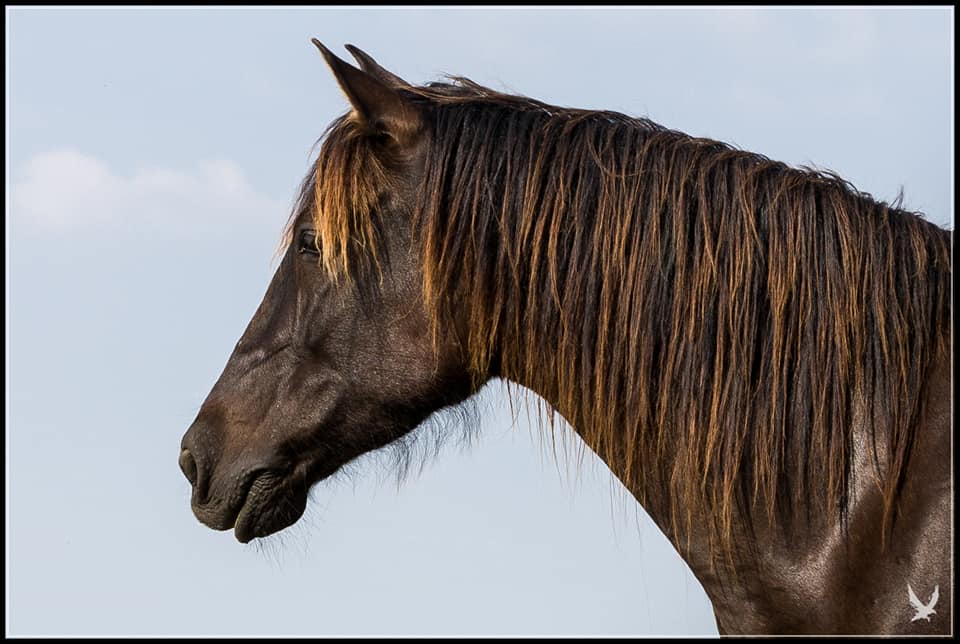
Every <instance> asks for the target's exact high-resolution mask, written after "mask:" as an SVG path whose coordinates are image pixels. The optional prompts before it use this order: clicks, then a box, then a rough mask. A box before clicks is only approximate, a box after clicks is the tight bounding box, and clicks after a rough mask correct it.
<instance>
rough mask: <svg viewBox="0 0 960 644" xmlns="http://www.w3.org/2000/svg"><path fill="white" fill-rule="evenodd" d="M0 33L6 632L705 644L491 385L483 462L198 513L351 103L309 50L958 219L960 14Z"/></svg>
mask: <svg viewBox="0 0 960 644" xmlns="http://www.w3.org/2000/svg"><path fill="white" fill-rule="evenodd" d="M6 11H7V34H6V36H7V42H6V47H7V51H6V53H7V70H6V71H7V110H8V117H7V131H6V133H7V149H6V154H7V177H6V185H7V195H8V197H7V204H6V207H7V209H6V212H7V214H6V232H7V237H6V239H7V242H6V244H7V245H6V250H7V264H6V270H7V284H6V286H7V300H6V304H7V329H8V331H7V392H6V393H7V417H6V420H7V436H6V440H7V481H6V484H7V485H6V490H7V533H6V534H7V541H6V543H7V551H6V557H7V567H6V570H7V578H6V583H7V606H6V608H7V610H6V616H7V617H6V620H7V621H6V632H7V634H10V635H28V634H87V635H89V634H315V635H322V634H639V635H643V634H710V633H713V634H715V633H716V626H715V623H714V619H713V614H712V611H711V609H710V605H709V602H708V601H707V599H706V597H705V595H704V593H703V591H702V589H701V588H700V586H699V584H698V583H697V581H696V579H695V578H693V577H692V576H691V575H690V573H689V571H688V570H687V569H686V567H685V565H684V564H683V562H682V561H681V560H680V559H679V557H678V556H677V555H676V553H674V552H673V551H672V549H671V548H670V546H669V545H668V544H667V543H666V541H665V539H664V538H663V536H662V535H661V534H660V533H659V532H658V531H657V529H656V527H655V526H654V525H653V524H652V523H651V522H650V521H649V520H648V519H647V518H646V515H645V514H644V513H643V512H642V510H639V509H638V508H637V506H636V504H635V502H633V501H632V500H631V499H630V498H629V497H627V496H626V495H625V494H624V492H623V490H622V488H621V487H620V486H619V484H617V483H616V482H615V481H613V480H612V479H611V477H610V475H609V472H608V471H607V470H606V469H605V468H604V467H603V466H602V464H600V463H599V462H597V461H596V460H595V459H594V458H593V457H592V455H588V456H586V457H585V458H584V459H583V460H584V463H583V465H581V466H580V467H579V468H577V467H573V466H572V467H571V468H570V470H571V473H570V474H567V473H564V471H563V470H564V468H563V466H562V465H561V466H560V467H559V468H558V466H557V465H555V463H554V460H553V457H552V456H551V455H550V450H549V448H548V445H549V441H548V440H547V441H546V442H545V443H544V442H543V441H544V440H545V439H544V435H543V434H541V432H540V431H539V430H538V429H537V428H536V425H535V424H531V423H530V422H528V421H527V420H525V418H524V417H523V416H521V418H520V419H519V421H518V422H517V423H515V424H513V423H511V418H510V412H509V410H508V409H507V407H506V404H505V402H504V401H505V399H504V396H503V392H502V390H501V389H500V388H498V387H493V388H492V389H491V390H490V391H487V392H486V395H485V400H484V404H483V405H482V406H481V408H480V409H481V411H482V418H483V420H482V426H481V428H480V433H479V436H478V437H477V440H476V441H475V445H473V446H472V447H470V448H469V449H463V450H460V449H458V448H457V447H456V445H455V444H450V445H448V446H446V447H445V448H444V449H443V450H442V452H441V454H440V456H439V457H438V458H437V459H436V461H434V462H432V463H431V464H429V465H427V467H426V468H425V469H424V470H423V473H422V474H420V475H419V476H411V477H408V479H407V480H406V481H405V482H403V483H402V484H401V485H400V486H399V487H398V486H397V485H396V484H395V483H394V482H393V481H392V479H391V478H390V476H389V473H386V474H385V473H384V468H382V467H377V466H376V463H375V462H373V461H370V462H369V463H367V464H366V466H362V467H359V468H357V469H356V471H355V473H354V475H353V477H352V478H344V477H340V478H338V479H337V480H335V481H331V482H325V483H323V484H321V485H319V486H317V487H316V488H315V489H314V492H313V494H312V501H311V504H310V506H309V508H308V511H307V516H306V517H305V518H304V519H303V520H302V521H301V523H300V524H298V525H297V526H295V527H293V528H291V529H289V530H287V531H284V532H283V533H281V534H280V535H278V537H276V538H272V539H270V540H268V542H267V543H266V544H261V545H257V544H253V545H248V546H243V545H241V544H239V543H237V542H236V541H235V540H234V538H233V535H232V533H230V532H223V533H220V532H214V531H212V530H210V529H208V528H206V527H204V526H202V525H200V524H199V523H198V522H197V521H196V519H194V517H193V515H192V514H191V512H190V508H189V489H188V484H187V481H186V479H185V478H184V477H183V475H182V474H181V473H180V471H179V469H178V467H177V462H176V460H177V455H178V451H179V442H180V437H181V436H182V434H183V432H184V431H185V430H186V428H187V426H188V425H189V423H190V422H191V421H192V420H193V417H194V415H195V414H196V411H197V409H198V407H199V405H200V403H201V402H202V401H203V399H204V397H205V396H206V394H207V392H208V391H209V389H210V387H211V386H212V385H213V383H214V381H215V380H216V378H217V376H218V375H219V373H220V371H221V369H222V368H223V365H224V363H225V362H226V359H227V357H228V356H229V354H230V351H231V350H232V348H233V346H234V344H235V343H236V341H237V339H238V338H239V335H240V333H241V332H242V330H243V329H244V327H245V326H246V324H247V322H248V320H249V317H250V316H251V315H252V313H253V311H254V310H255V309H256V307H257V305H258V304H259V302H260V299H261V297H262V295H263V292H264V289H265V288H266V285H267V282H268V281H269V278H270V276H271V274H272V272H273V270H274V268H275V266H276V263H275V262H274V261H273V257H274V251H275V249H276V246H277V243H278V241H279V238H280V233H281V230H282V228H283V225H284V223H285V221H286V218H287V215H288V211H289V207H290V205H291V201H292V199H293V196H294V192H295V189H296V187H297V185H298V183H299V181H300V179H301V178H302V176H303V175H304V173H305V172H306V169H307V167H308V164H309V161H310V158H311V154H312V153H313V152H315V149H314V148H313V144H314V142H315V141H316V139H317V138H318V137H319V136H320V134H321V133H322V131H323V129H324V128H325V127H326V125H327V124H328V123H329V122H330V121H331V120H332V119H333V118H334V117H336V116H337V115H339V114H340V113H341V112H343V111H344V110H345V109H346V104H345V103H344V99H343V98H342V95H341V94H340V92H339V91H338V89H337V87H336V84H335V83H334V81H333V79H332V77H331V76H330V74H329V72H328V71H327V68H326V66H325V65H324V63H323V61H322V59H321V57H320V56H319V54H318V53H317V51H316V49H315V48H314V47H313V46H312V45H311V44H310V38H311V37H316V38H318V39H320V40H321V41H322V42H324V43H325V44H326V45H327V46H329V47H330V48H331V49H333V50H334V51H337V52H338V53H340V54H341V55H345V52H344V50H343V49H342V45H343V44H344V43H352V44H355V45H357V46H359V47H361V48H363V49H364V50H366V51H367V52H369V53H370V54H372V55H373V56H374V57H376V58H377V60H378V61H379V62H380V63H382V64H383V65H384V66H386V67H387V68H388V69H390V70H392V71H394V72H395V73H397V74H399V75H401V76H403V77H405V78H406V79H408V80H410V81H413V82H418V83H420V82H425V81H428V80H433V79H436V78H438V77H439V76H440V74H442V73H454V74H459V75H465V76H468V77H471V78H473V79H474V80H476V81H478V82H481V83H484V84H487V85H490V86H492V87H494V88H497V89H501V90H506V91H514V92H518V93H523V94H526V95H529V96H532V97H535V98H538V99H541V100H544V101H547V102H550V103H555V104H560V105H568V106H576V107H588V108H605V109H615V110H619V111H622V112H625V113H628V114H632V115H638V116H647V117H649V118H652V119H653V120H655V121H657V122H659V123H662V124H663V125H666V126H668V127H671V128H674V129H680V130H683V131H686V132H688V133H689V134H693V135H698V136H707V137H711V138H716V139H720V140H723V141H727V142H730V143H733V144H735V145H737V146H739V147H741V148H744V149H749V150H752V151H755V152H760V153H762V154H765V155H767V156H769V157H771V158H775V159H779V160H782V161H786V162H788V163H792V164H816V165H817V166H819V167H825V168H830V169H832V170H835V171H837V172H838V173H840V174H841V175H843V176H844V177H846V178H848V179H849V180H851V181H852V182H853V183H854V184H855V185H856V186H857V187H858V188H860V189H861V190H864V191H867V192H870V193H872V194H874V195H875V196H877V197H878V198H882V199H891V198H893V197H894V196H895V195H896V193H897V191H898V190H899V189H900V188H901V187H902V188H903V190H904V194H905V205H906V206H907V207H908V208H911V209H917V210H922V211H924V212H925V213H927V216H928V218H929V219H930V220H932V221H934V222H937V223H939V224H941V225H946V226H949V227H951V228H952V227H953V217H954V213H953V182H952V177H953V173H954V168H953V141H954V131H953V116H954V112H953V107H954V106H953V95H954V93H953V90H954V85H953V77H954V69H953V61H954V47H953V38H954V35H953V9H952V8H925V9H924V8H909V9H833V10H824V9H787V10H784V9H773V10H770V9H768V10H762V9H759V10H757V9H736V10H732V9H727V10H708V9H659V10H649V9H639V8H633V9H631V8H610V9H596V8H563V9H543V8H535V9H511V8H489V9H469V10H465V9H403V8H382V9H374V8H340V9H302V8H295V9H276V8H238V9H221V8H210V9H194V8H182V9H85V10H73V9H71V10H66V9H27V8H13V9H10V8H8V9H7V10H6ZM441 431H442V430H441ZM573 442H574V443H575V441H573Z"/></svg>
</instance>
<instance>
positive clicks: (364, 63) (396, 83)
mask: <svg viewBox="0 0 960 644" xmlns="http://www.w3.org/2000/svg"><path fill="white" fill-rule="evenodd" d="M344 46H345V47H346V48H347V50H348V51H349V52H350V53H351V54H353V57H354V58H355V59H356V61H357V64H359V65H360V69H362V70H363V71H365V72H367V73H368V74H370V75H371V76H376V77H377V78H379V79H380V80H382V81H383V82H384V83H386V84H387V85H390V86H392V87H407V86H409V85H410V83H408V82H407V81H405V80H403V79H402V78H400V77H399V76H397V75H396V74H394V73H393V72H389V71H387V70H386V69H384V68H383V67H381V66H380V64H379V63H377V61H375V60H374V59H373V56H371V55H370V54H368V53H367V52H365V51H363V50H362V49H360V48H359V47H355V46H353V45H344Z"/></svg>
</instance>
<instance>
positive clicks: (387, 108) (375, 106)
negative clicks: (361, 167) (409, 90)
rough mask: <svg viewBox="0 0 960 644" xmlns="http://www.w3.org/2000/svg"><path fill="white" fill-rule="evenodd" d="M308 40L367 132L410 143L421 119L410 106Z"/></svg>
mask: <svg viewBox="0 0 960 644" xmlns="http://www.w3.org/2000/svg"><path fill="white" fill-rule="evenodd" d="M311 41H312V42H313V44H314V45H316V46H317V49H319V50H320V53H321V54H323V57H324V59H325V60H326V61H327V65H329V66H330V71H332V72H333V75H334V76H335V77H336V79H337V82H338V83H339V84H340V89H342V90H343V93H344V94H346V95H347V99H348V100H349V101H350V104H351V105H352V106H353V109H354V112H356V114H357V116H358V117H360V120H361V122H363V123H364V124H365V125H366V126H367V127H368V128H370V130H371V132H373V133H376V134H385V135H387V136H389V137H390V138H392V139H394V140H395V141H396V142H397V143H399V144H401V145H405V144H409V143H411V142H412V141H413V140H414V138H415V137H416V135H417V134H418V133H419V132H420V129H421V126H422V119H421V117H420V113H419V111H418V110H417V109H416V108H415V107H414V106H413V105H411V104H410V103H409V102H408V101H407V100H406V99H404V98H403V97H402V96H400V94H399V93H398V92H397V91H396V89H395V88H393V87H391V86H390V85H388V84H387V83H385V82H384V81H383V80H382V79H380V78H378V77H376V76H374V75H372V74H370V73H369V72H366V71H362V70H359V69H357V68H356V67H354V66H353V65H351V64H350V63H348V62H346V61H343V60H341V59H340V58H338V57H337V56H336V55H334V54H333V53H332V52H331V51H330V50H329V49H327V48H326V47H324V46H323V44H322V43H321V42H320V41H319V40H317V39H316V38H312V39H311Z"/></svg>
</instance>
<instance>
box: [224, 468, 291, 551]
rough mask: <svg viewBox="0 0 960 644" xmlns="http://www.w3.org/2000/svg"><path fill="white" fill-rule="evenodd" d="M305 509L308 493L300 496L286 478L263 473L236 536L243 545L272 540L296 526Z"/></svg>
mask: <svg viewBox="0 0 960 644" xmlns="http://www.w3.org/2000/svg"><path fill="white" fill-rule="evenodd" d="M306 508H307V492H306V490H304V491H303V492H297V491H296V490H294V489H292V488H291V486H290V485H289V484H288V483H287V479H286V478H285V477H282V476H278V475H277V474H275V473H273V472H264V473H263V474H261V475H260V476H258V477H257V478H256V479H255V480H254V481H253V484H252V485H251V486H250V490H249V491H248V492H247V497H246V500H245V501H244V503H243V506H242V507H241V508H240V513H239V514H238V515H237V520H236V522H235V524H234V526H233V534H234V536H235V537H236V538H237V541H239V542H240V543H248V542H250V541H252V540H253V539H257V538H259V537H266V536H269V535H271V534H274V533H276V532H279V531H280V530H283V529H284V528H287V527H289V526H291V525H293V524H294V523H296V522H297V520H298V519H299V518H300V517H301V516H303V512H304V510H306Z"/></svg>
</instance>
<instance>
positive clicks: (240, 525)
mask: <svg viewBox="0 0 960 644" xmlns="http://www.w3.org/2000/svg"><path fill="white" fill-rule="evenodd" d="M268 476H270V474H269V473H268V472H263V473H261V474H259V475H258V476H256V477H255V478H254V479H253V481H251V483H250V487H249V488H247V493H246V496H245V497H244V499H243V505H241V506H240V510H239V511H238V512H237V517H236V518H235V519H234V520H233V526H231V527H232V528H233V531H234V536H236V538H237V541H239V542H241V543H247V542H248V541H250V540H251V539H253V538H254V537H255V536H257V535H255V534H253V525H252V524H253V523H254V522H255V521H256V518H257V517H256V516H254V515H252V514H251V511H252V508H251V505H252V501H253V500H254V499H255V498H256V497H257V496H259V495H261V494H263V488H258V486H257V483H258V482H259V481H260V480H261V479H263V478H265V477H268Z"/></svg>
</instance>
